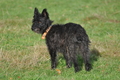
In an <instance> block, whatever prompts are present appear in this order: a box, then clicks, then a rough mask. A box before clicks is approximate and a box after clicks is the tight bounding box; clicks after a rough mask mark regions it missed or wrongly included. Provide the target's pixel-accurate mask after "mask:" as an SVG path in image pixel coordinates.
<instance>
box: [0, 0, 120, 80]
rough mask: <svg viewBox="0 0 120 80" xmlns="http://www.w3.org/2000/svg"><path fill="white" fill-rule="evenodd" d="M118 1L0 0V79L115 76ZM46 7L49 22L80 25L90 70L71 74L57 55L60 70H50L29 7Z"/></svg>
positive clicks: (118, 70) (119, 64)
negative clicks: (86, 42)
mask: <svg viewBox="0 0 120 80" xmlns="http://www.w3.org/2000/svg"><path fill="white" fill-rule="evenodd" d="M119 4H120V1H118V0H99V1H96V0H60V1H59V0H40V1H37V0H36V1H35V0H30V1H28V0H6V1H5V0H0V9H1V13H0V80H61V79H62V80H119V79H120V36H119V35H120V28H119V25H120V10H119V9H120V5H119ZM35 7H37V8H38V9H39V10H40V11H41V10H42V9H43V8H47V9H48V12H49V15H50V18H51V19H52V20H54V24H55V23H67V22H74V23H79V24H81V25H82V26H83V27H84V28H85V29H86V31H87V34H88V35H89V37H90V40H91V46H90V49H91V54H92V55H91V63H92V65H93V69H92V70H91V71H90V72H86V71H85V70H84V66H83V69H82V70H81V71H80V72H78V73H74V68H73V67H72V68H70V69H67V68H66V66H65V60H64V59H63V57H62V56H61V55H59V59H58V61H59V65H58V67H57V69H59V70H61V74H58V72H57V71H56V70H51V69H50V57H49V54H48V51H47V48H46V45H45V41H44V40H42V39H41V35H39V34H36V33H34V32H32V31H31V25H32V18H33V11H34V8H35Z"/></svg>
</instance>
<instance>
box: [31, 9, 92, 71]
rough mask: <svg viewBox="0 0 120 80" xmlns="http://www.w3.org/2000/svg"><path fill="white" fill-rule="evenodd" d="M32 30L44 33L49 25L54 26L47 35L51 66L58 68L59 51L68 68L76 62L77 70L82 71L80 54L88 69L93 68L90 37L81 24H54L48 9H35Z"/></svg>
mask: <svg viewBox="0 0 120 80" xmlns="http://www.w3.org/2000/svg"><path fill="white" fill-rule="evenodd" d="M33 18H34V19H33V25H32V28H31V29H32V31H34V32H37V33H40V34H43V33H44V32H45V31H46V29H48V27H50V26H52V27H51V29H50V31H49V32H48V33H47V35H46V44H47V47H48V50H49V54H50V56H51V68H52V69H54V68H56V56H57V54H56V53H57V52H61V53H63V55H64V58H65V60H66V65H67V67H68V68H70V67H71V66H72V63H73V64H74V69H75V72H78V71H80V69H81V68H80V65H79V61H78V56H79V55H81V56H82V57H83V60H84V63H85V69H86V71H89V70H90V69H91V64H90V61H89V54H90V51H89V43H90V41H89V38H88V35H87V34H86V31H85V30H84V28H83V27H81V26H80V25H79V24H75V23H67V24H62V25H59V24H56V25H52V22H53V21H51V20H50V18H49V14H48V12H47V10H46V9H43V11H42V13H39V11H38V9H37V8H35V10H34V17H33Z"/></svg>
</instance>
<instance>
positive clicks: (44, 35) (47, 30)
mask: <svg viewBox="0 0 120 80" xmlns="http://www.w3.org/2000/svg"><path fill="white" fill-rule="evenodd" d="M51 27H52V25H51V26H50V27H48V28H47V29H46V31H45V32H44V33H43V35H42V37H41V38H42V39H45V37H46V35H47V33H48V32H49V31H50V29H51Z"/></svg>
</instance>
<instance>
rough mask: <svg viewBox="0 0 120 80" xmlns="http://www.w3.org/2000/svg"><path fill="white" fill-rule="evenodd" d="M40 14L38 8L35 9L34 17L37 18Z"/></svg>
mask: <svg viewBox="0 0 120 80" xmlns="http://www.w3.org/2000/svg"><path fill="white" fill-rule="evenodd" d="M38 15H39V11H38V9H37V8H35V9H34V18H37V16H38Z"/></svg>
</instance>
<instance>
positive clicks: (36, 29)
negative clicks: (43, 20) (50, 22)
mask: <svg viewBox="0 0 120 80" xmlns="http://www.w3.org/2000/svg"><path fill="white" fill-rule="evenodd" d="M32 31H34V32H36V33H40V29H39V28H35V29H32Z"/></svg>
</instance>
